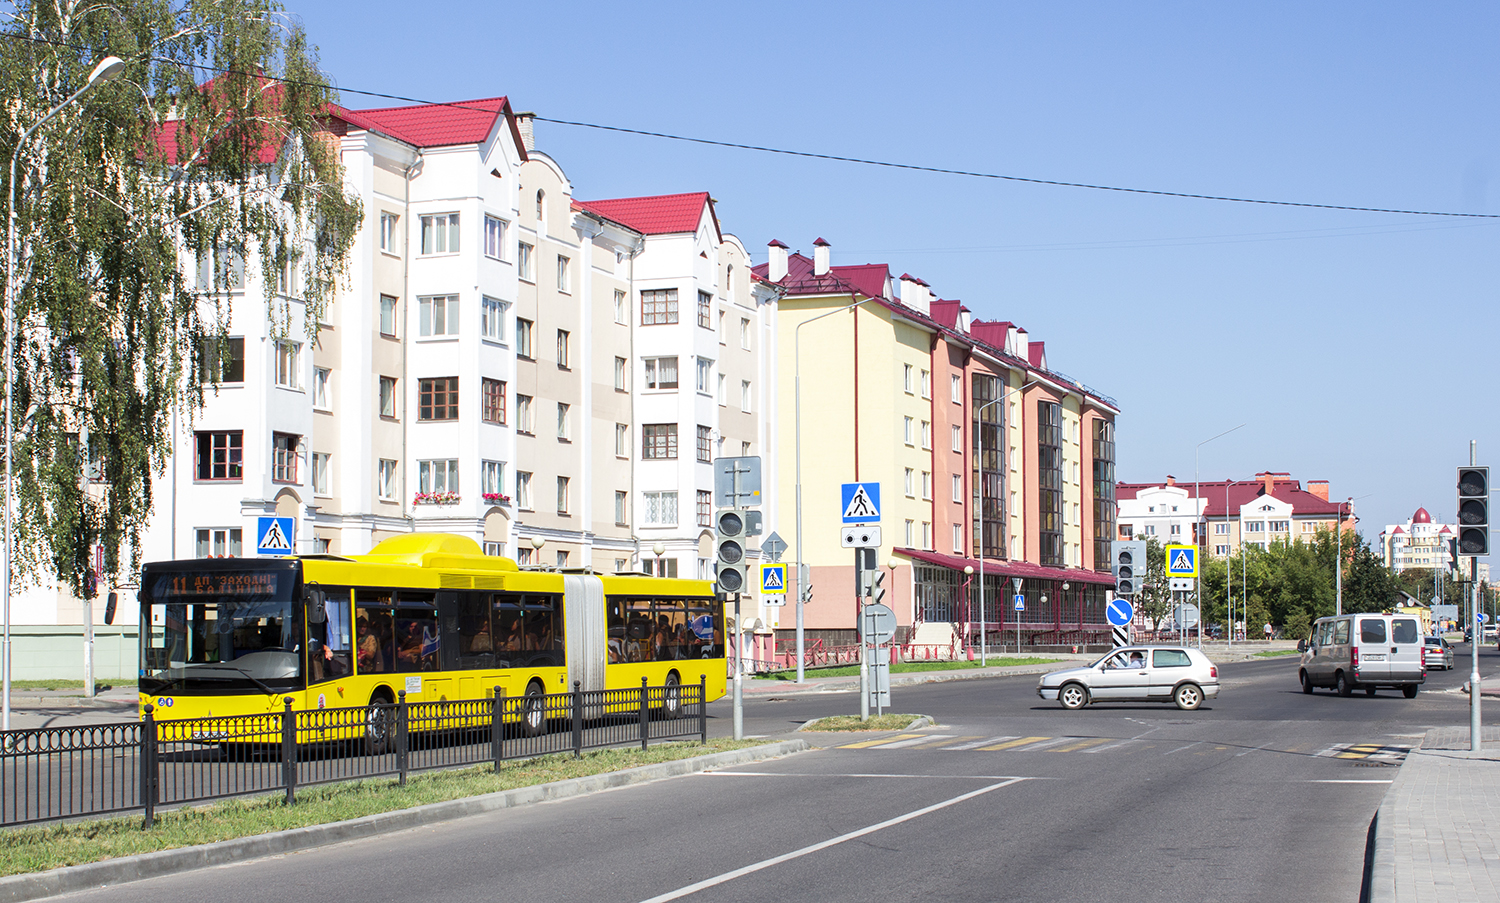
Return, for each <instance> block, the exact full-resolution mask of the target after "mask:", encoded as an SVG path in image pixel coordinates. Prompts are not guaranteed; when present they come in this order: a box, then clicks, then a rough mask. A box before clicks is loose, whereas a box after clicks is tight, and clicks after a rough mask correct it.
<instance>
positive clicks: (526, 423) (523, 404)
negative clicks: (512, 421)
mask: <svg viewBox="0 0 1500 903" xmlns="http://www.w3.org/2000/svg"><path fill="white" fill-rule="evenodd" d="M532 407H533V405H532V403H531V396H530V395H522V394H520V393H519V392H518V393H516V432H518V433H525V434H527V435H532V434H534V433H536V420H535V419H534V416H533V414H534V412H533V410H532Z"/></svg>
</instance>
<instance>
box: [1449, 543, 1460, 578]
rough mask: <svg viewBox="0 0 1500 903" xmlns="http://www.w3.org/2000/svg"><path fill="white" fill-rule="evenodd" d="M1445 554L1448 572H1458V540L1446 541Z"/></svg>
mask: <svg viewBox="0 0 1500 903" xmlns="http://www.w3.org/2000/svg"><path fill="white" fill-rule="evenodd" d="M1447 552H1448V570H1450V571H1456V570H1458V540H1456V539H1450V540H1448V546H1447Z"/></svg>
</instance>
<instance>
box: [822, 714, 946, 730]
mask: <svg viewBox="0 0 1500 903" xmlns="http://www.w3.org/2000/svg"><path fill="white" fill-rule="evenodd" d="M920 717H921V716H920V715H871V716H870V717H869V718H867V719H865V720H864V721H861V720H859V716H858V715H831V716H829V717H827V718H819V719H818V720H817V721H814V722H810V723H808V724H804V725H803V726H802V729H803V730H805V731H899V730H904V729H905V728H906V726H907V725H908V724H911V723H912V722H913V721H916V720H917V719H918V718H920Z"/></svg>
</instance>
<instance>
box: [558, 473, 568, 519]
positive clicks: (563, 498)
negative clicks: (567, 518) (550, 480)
mask: <svg viewBox="0 0 1500 903" xmlns="http://www.w3.org/2000/svg"><path fill="white" fill-rule="evenodd" d="M570 483H571V481H570V480H569V479H568V478H567V477H558V478H557V513H558V514H567V513H568V486H569V485H570Z"/></svg>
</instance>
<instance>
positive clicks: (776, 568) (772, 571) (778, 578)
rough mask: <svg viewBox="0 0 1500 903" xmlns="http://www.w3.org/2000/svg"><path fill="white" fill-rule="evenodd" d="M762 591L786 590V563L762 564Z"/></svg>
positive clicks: (779, 591)
mask: <svg viewBox="0 0 1500 903" xmlns="http://www.w3.org/2000/svg"><path fill="white" fill-rule="evenodd" d="M760 591H761V592H762V593H771V594H775V593H784V592H786V565H784V564H763V565H761V566H760Z"/></svg>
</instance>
